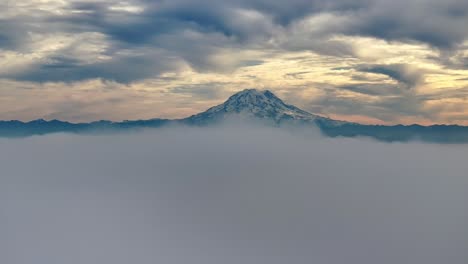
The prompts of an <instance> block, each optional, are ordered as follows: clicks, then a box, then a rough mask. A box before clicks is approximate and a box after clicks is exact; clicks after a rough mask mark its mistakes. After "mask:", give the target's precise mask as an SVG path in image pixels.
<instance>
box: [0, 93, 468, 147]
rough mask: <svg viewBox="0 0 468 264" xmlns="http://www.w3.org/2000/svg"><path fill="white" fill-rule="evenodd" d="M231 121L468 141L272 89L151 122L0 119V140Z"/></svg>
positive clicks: (459, 133)
mask: <svg viewBox="0 0 468 264" xmlns="http://www.w3.org/2000/svg"><path fill="white" fill-rule="evenodd" d="M230 118H241V119H248V120H249V121H253V122H260V123H263V124H266V125H272V126H286V125H288V126H302V127H303V128H307V126H316V127H318V128H319V129H320V130H321V131H322V133H323V134H324V135H326V136H329V137H371V138H375V139H378V140H381V141H387V142H393V141H410V140H420V141H426V142H435V143H468V127H466V126H457V125H433V126H420V125H410V126H404V125H396V126H384V125H362V124H358V123H350V122H344V121H338V120H333V119H330V118H326V117H323V116H319V115H314V114H311V113H309V112H306V111H304V110H302V109H299V108H297V107H295V106H293V105H288V104H286V103H284V102H283V101H282V100H281V99H279V98H278V97H276V96H275V95H274V94H273V93H272V92H270V91H257V90H255V89H249V90H244V91H242V92H239V93H236V94H234V95H232V96H231V97H229V99H228V100H227V101H226V102H224V103H223V104H220V105H217V106H214V107H212V108H210V109H208V110H206V111H205V112H202V113H199V114H196V115H193V116H190V117H187V118H184V119H174V120H170V119H150V120H135V121H123V122H111V121H97V122H91V123H76V124H75V123H69V122H64V121H60V120H51V121H45V120H42V119H40V120H34V121H31V122H21V121H16V120H13V121H0V137H27V136H33V135H45V134H50V133H111V132H120V131H128V130H138V129H144V128H159V127H163V126H167V125H170V124H173V125H177V124H180V125H190V126H210V125H216V124H220V123H222V122H223V121H226V120H227V119H230Z"/></svg>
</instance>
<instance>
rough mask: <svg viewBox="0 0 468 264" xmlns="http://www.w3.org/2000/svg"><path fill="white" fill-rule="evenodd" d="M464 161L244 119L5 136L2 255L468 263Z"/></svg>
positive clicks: (30, 260) (69, 261) (210, 262)
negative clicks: (208, 125)
mask: <svg viewBox="0 0 468 264" xmlns="http://www.w3.org/2000/svg"><path fill="white" fill-rule="evenodd" d="M467 157H468V145H437V144H424V143H418V142H412V143H393V144H390V143H381V142H375V141H372V140H368V139H352V138H347V139H345V138H336V139H331V138H325V137H322V136H320V134H319V133H318V132H317V131H313V130H312V131H300V130H287V129H279V128H277V129H272V128H267V127H261V126H252V125H239V124H230V125H229V124H227V125H223V126H218V127H211V128H194V127H191V128H189V127H170V128H165V129H158V130H147V131H142V132H135V133H122V134H115V135H73V134H53V135H47V136H37V137H30V138H26V139H0V263H2V264H65V263H66V264H127V263H132V264H133V263H135V264H139V263H142V264H143V263H174V264H176V263H196V264H198V263H200V264H215V263H228V264H229V263H269V264H274V263H293V264H295V263H314V264H342V263H343V264H344V263H346V264H375V263H379V264H441V263H444V264H466V263H467V261H468V206H467V205H468V191H467V188H468V176H467V175H468V174H467V171H468V158H467Z"/></svg>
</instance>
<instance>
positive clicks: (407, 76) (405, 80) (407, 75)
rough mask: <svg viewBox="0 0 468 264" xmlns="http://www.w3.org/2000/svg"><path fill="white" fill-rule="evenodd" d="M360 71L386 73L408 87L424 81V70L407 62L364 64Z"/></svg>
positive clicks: (359, 68)
mask: <svg viewBox="0 0 468 264" xmlns="http://www.w3.org/2000/svg"><path fill="white" fill-rule="evenodd" d="M358 71H361V72H369V73H377V74H383V75H386V76H388V77H390V78H392V79H394V80H396V81H398V82H399V83H401V84H403V85H404V86H405V87H406V88H413V87H415V86H417V85H418V84H421V83H423V82H424V71H422V70H418V69H414V68H412V67H411V66H410V65H407V64H390V65H364V66H359V67H358Z"/></svg>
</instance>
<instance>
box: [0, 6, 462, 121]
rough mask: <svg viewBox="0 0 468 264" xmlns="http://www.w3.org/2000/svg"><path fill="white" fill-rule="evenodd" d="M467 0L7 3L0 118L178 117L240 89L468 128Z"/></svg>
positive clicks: (364, 116)
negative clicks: (461, 125)
mask: <svg viewBox="0 0 468 264" xmlns="http://www.w3.org/2000/svg"><path fill="white" fill-rule="evenodd" d="M467 24H468V1H466V0H446V1H439V0H394V1H387V0H288V1H285V0H237V1H230V0H227V1H219V0H218V1H215V0H197V1H189V0H170V1H169V0H166V1H165V0H128V1H115V0H112V1H111V0H95V1H87V0H76V1H75V0H3V1H1V2H0V119H2V120H10V119H19V120H24V121H27V120H33V119H38V118H45V119H61V120H67V121H72V122H85V121H94V120H101V119H108V120H115V121H119V120H126V119H150V118H156V117H160V118H179V117H185V116H189V115H191V114H194V113H197V112H200V111H203V110H205V109H206V108H208V107H210V106H213V105H215V104H219V103H221V102H222V101H224V100H225V99H226V98H227V97H228V96H229V95H231V94H232V93H235V92H237V91H240V90H243V89H246V88H257V89H269V90H271V91H273V92H274V93H275V94H277V95H278V96H279V97H281V98H283V99H284V100H285V101H286V102H288V103H291V104H294V105H296V106H298V107H301V108H303V109H304V110H307V111H309V112H312V113H315V114H321V115H324V116H328V117H331V118H335V119H340V120H349V121H355V122H362V123H378V124H396V123H404V124H410V123H420V124H434V123H445V124H464V125H468V102H467V98H468V26H467Z"/></svg>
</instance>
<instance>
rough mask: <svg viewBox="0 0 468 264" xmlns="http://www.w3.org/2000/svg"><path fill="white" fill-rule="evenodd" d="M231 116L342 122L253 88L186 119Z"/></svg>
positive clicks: (202, 121) (197, 121) (195, 120)
mask: <svg viewBox="0 0 468 264" xmlns="http://www.w3.org/2000/svg"><path fill="white" fill-rule="evenodd" d="M232 116H240V117H245V118H252V119H262V120H264V121H270V122H274V123H278V124H279V123H284V122H294V123H309V122H315V121H319V120H320V121H324V122H325V121H326V122H335V123H337V124H338V123H344V122H340V121H334V120H331V119H329V118H326V117H322V116H319V115H314V114H311V113H309V112H306V111H304V110H302V109H299V108H297V107H295V106H293V105H289V104H286V103H285V102H283V100H281V99H280V98H278V97H277V96H276V95H274V94H273V93H272V92H270V91H268V90H265V91H259V90H256V89H246V90H243V91H241V92H238V93H236V94H234V95H232V96H231V97H229V99H228V100H227V101H226V102H224V103H222V104H220V105H217V106H214V107H211V108H210V109H208V110H206V111H205V112H202V113H199V114H196V115H193V116H191V117H188V118H187V119H185V120H187V121H188V122H190V123H195V124H206V123H211V122H214V121H221V120H224V119H225V118H228V117H232Z"/></svg>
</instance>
